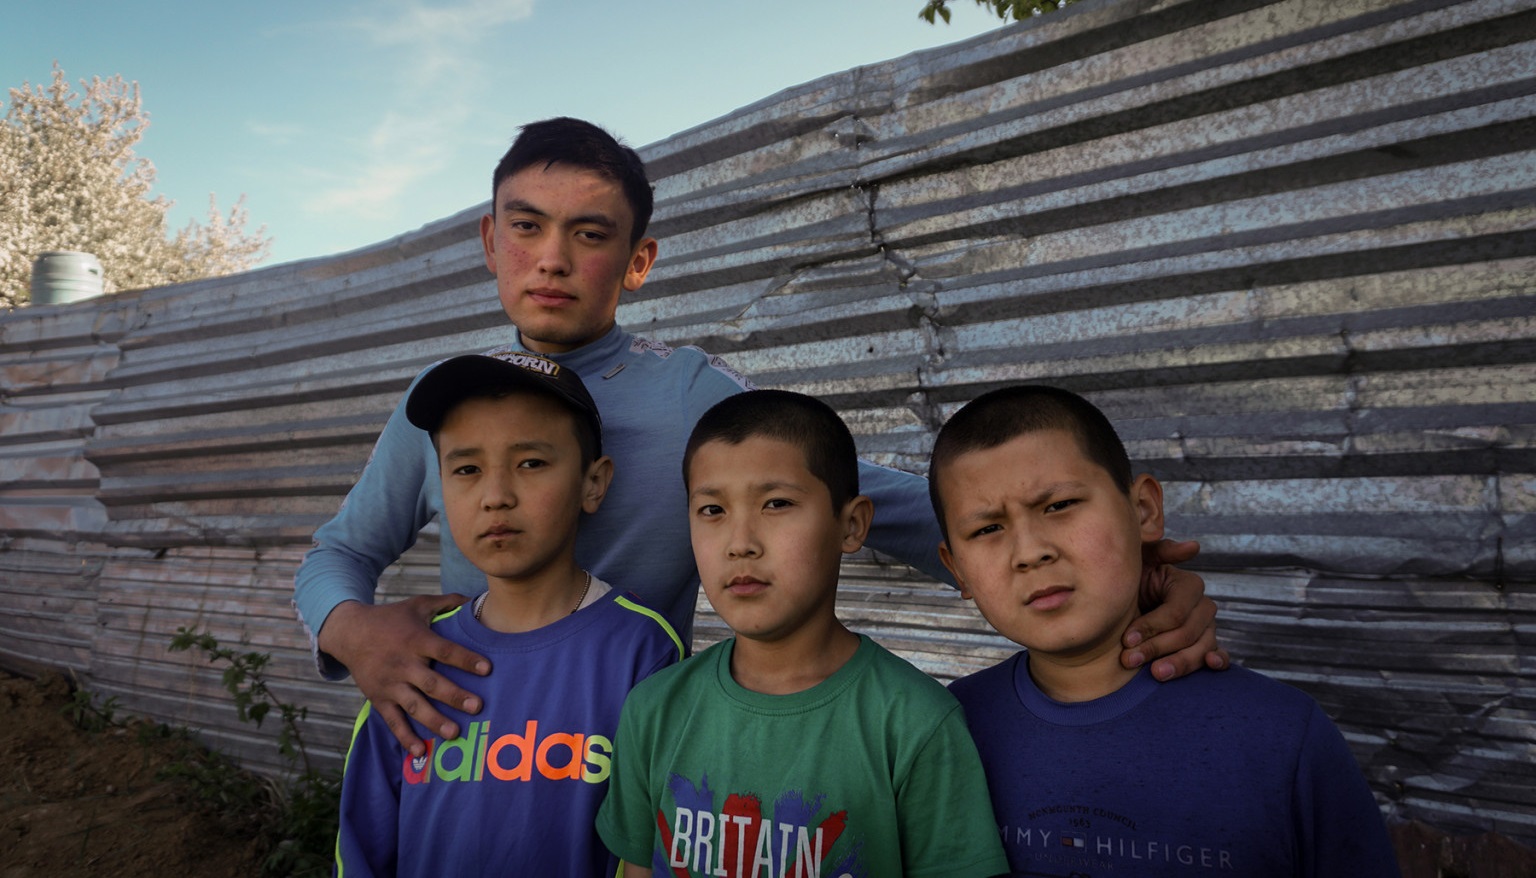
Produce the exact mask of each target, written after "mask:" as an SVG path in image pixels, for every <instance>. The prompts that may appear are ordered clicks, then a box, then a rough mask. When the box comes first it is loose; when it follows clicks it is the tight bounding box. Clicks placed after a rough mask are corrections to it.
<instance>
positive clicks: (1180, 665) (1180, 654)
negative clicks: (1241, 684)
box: [1120, 540, 1230, 681]
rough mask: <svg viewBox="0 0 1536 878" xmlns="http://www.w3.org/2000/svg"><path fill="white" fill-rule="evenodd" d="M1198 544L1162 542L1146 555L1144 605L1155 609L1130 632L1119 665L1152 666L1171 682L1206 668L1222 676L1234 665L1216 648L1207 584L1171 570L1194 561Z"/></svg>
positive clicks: (1213, 610) (1212, 606)
mask: <svg viewBox="0 0 1536 878" xmlns="http://www.w3.org/2000/svg"><path fill="white" fill-rule="evenodd" d="M1199 551H1200V544H1199V543H1197V542H1195V541H1194V540H1183V541H1174V540H1159V541H1157V542H1155V543H1149V544H1147V545H1146V546H1145V547H1144V548H1143V551H1142V573H1141V604H1142V606H1143V607H1151V609H1150V610H1148V612H1147V613H1145V614H1144V615H1142V616H1139V617H1137V618H1136V619H1135V620H1133V621H1132V622H1131V626H1130V627H1129V628H1127V629H1126V632H1125V637H1124V639H1123V640H1122V643H1123V644H1124V646H1125V650H1124V651H1123V652H1121V654H1120V663H1121V664H1123V665H1125V666H1126V667H1127V668H1137V667H1140V666H1142V665H1143V664H1146V663H1147V662H1149V661H1150V662H1152V676H1154V677H1156V678H1157V679H1159V680H1163V681H1167V680H1172V679H1175V678H1177V677H1182V676H1184V675H1185V674H1189V673H1191V672H1193V671H1195V670H1196V669H1198V668H1200V667H1201V666H1202V665H1203V666H1205V667H1208V668H1211V669H1213V670H1218V671H1219V670H1223V669H1225V668H1226V667H1227V665H1228V663H1229V662H1230V658H1229V656H1228V655H1227V651H1226V650H1225V649H1222V648H1221V646H1220V645H1219V644H1217V642H1216V602H1215V601H1213V600H1211V599H1210V598H1209V597H1207V596H1206V594H1205V581H1204V580H1202V579H1201V578H1200V577H1199V576H1197V575H1195V574H1193V573H1190V572H1189V571H1187V570H1180V569H1178V568H1177V567H1173V566H1171V565H1173V564H1182V563H1184V562H1185V561H1188V560H1189V559H1191V558H1193V557H1195V555H1196V554H1197V553H1198V552H1199Z"/></svg>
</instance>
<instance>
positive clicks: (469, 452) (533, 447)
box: [443, 442, 554, 463]
mask: <svg viewBox="0 0 1536 878" xmlns="http://www.w3.org/2000/svg"><path fill="white" fill-rule="evenodd" d="M553 448H554V446H553V445H551V444H550V443H548V442H513V443H512V444H510V445H508V446H507V450H508V451H550V450H552V449H553ZM484 453H485V449H483V448H481V447H480V446H478V445H464V446H460V447H457V448H450V449H449V450H447V451H445V452H443V463H448V462H449V461H454V460H463V459H465V458H470V457H479V456H480V455H482V454H484Z"/></svg>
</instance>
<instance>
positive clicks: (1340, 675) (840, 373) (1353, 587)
mask: <svg viewBox="0 0 1536 878" xmlns="http://www.w3.org/2000/svg"><path fill="white" fill-rule="evenodd" d="M898 13H900V10H896V11H895V12H893V14H898ZM507 134H508V136H509V137H510V136H511V134H512V132H507ZM643 153H644V155H645V156H646V159H647V161H648V163H649V166H650V168H651V169H652V174H653V177H654V178H655V179H656V181H657V195H658V210H657V218H656V222H655V225H654V227H653V231H654V233H655V234H656V235H657V236H658V237H660V238H661V240H662V258H661V261H660V263H659V265H658V268H657V269H656V271H655V272H654V273H653V275H652V279H651V280H650V282H648V283H647V284H646V286H645V287H644V289H643V290H642V291H641V292H640V293H639V294H638V295H637V296H635V297H634V298H633V299H631V300H629V301H628V302H627V303H626V304H624V306H623V307H622V308H621V309H620V320H621V322H623V323H624V324H625V325H626V326H629V327H630V328H632V329H635V330H637V331H639V332H641V333H642V334H646V335H649V336H651V337H654V338H657V339H659V340H663V341H667V342H669V343H672V344H689V343H691V344H698V345H700V346H702V347H704V348H706V349H707V350H710V351H712V352H714V353H717V354H721V355H723V356H725V357H726V358H727V359H728V360H729V361H730V362H731V363H732V364H733V365H735V366H736V367H738V368H739V369H741V370H742V371H744V372H746V373H748V374H750V375H752V376H753V377H754V379H755V380H756V381H757V382H758V383H759V384H761V385H765V386H778V387H789V388H794V389H799V390H804V391H809V392H812V393H816V394H819V395H821V396H822V397H824V398H826V399H828V400H829V401H830V402H832V403H833V404H834V405H836V406H837V407H838V408H839V409H840V410H841V411H842V412H844V413H845V415H846V416H847V417H848V419H849V420H850V422H851V423H852V424H853V426H854V428H855V433H856V434H857V435H858V437H859V440H860V446H861V449H862V451H864V452H865V453H866V454H867V455H868V456H870V457H872V458H875V459H877V460H880V461H882V462H886V463H891V464H894V465H898V466H902V467H906V468H910V469H915V470H919V471H921V470H922V469H923V468H924V466H925V461H924V454H925V451H926V449H927V447H928V444H929V442H930V440H931V438H932V436H933V433H934V430H935V428H936V427H937V425H938V424H940V423H941V422H942V420H943V419H944V417H945V416H946V415H947V414H948V413H949V412H951V411H953V409H954V408H955V407H957V406H958V405H959V404H961V403H963V402H964V401H965V400H967V399H970V398H972V397H974V396H975V395H976V394H978V393H979V392H982V391H984V390H987V389H989V388H991V387H994V386H997V385H1000V384H1004V383H1008V382H1013V381H1019V380H1025V379H1028V380H1039V381H1047V382H1053V383H1058V384H1061V385H1064V386H1067V387H1071V388H1074V389H1077V390H1080V391H1082V392H1085V393H1087V394H1089V395H1090V396H1091V397H1092V398H1093V399H1094V400H1096V401H1097V402H1098V403H1099V404H1100V405H1101V406H1103V407H1104V408H1105V409H1106V410H1107V412H1108V413H1109V414H1110V416H1111V417H1112V418H1113V419H1114V420H1115V421H1116V422H1117V423H1118V424H1119V425H1120V426H1121V428H1122V431H1123V433H1124V435H1125V436H1126V438H1127V440H1128V443H1129V445H1130V447H1131V451H1132V454H1133V456H1135V457H1137V458H1139V459H1140V460H1141V461H1144V462H1145V465H1146V467H1147V468H1148V469H1150V470H1151V471H1153V472H1155V473H1156V474H1157V475H1158V476H1160V477H1161V478H1163V479H1164V480H1165V482H1166V483H1167V498H1168V506H1169V512H1170V519H1171V525H1172V527H1171V530H1172V531H1173V532H1174V533H1178V534H1183V535H1194V536H1199V537H1200V538H1202V539H1203V541H1204V545H1205V549H1204V552H1203V554H1202V556H1201V558H1200V559H1199V563H1198V564H1197V565H1194V566H1196V567H1197V568H1198V569H1200V570H1201V571H1202V572H1204V574H1205V575H1206V577H1207V582H1208V584H1209V587H1210V590H1211V591H1212V593H1213V594H1215V595H1217V596H1218V597H1219V599H1220V601H1221V604H1222V613H1223V615H1222V618H1221V624H1222V629H1223V634H1224V639H1225V642H1226V644H1227V645H1228V646H1230V647H1231V648H1232V649H1233V651H1234V653H1235V654H1236V655H1237V656H1238V657H1239V658H1240V659H1242V660H1243V661H1244V662H1245V663H1247V664H1248V665H1250V666H1251V667H1255V668H1258V669H1261V670H1264V671H1266V672H1268V673H1271V674H1273V675H1275V676H1277V677H1280V678H1282V679H1285V680H1288V681H1291V682H1293V683H1295V684H1297V685H1300V686H1302V687H1303V688H1305V689H1307V690H1308V691H1310V692H1311V693H1313V694H1314V695H1315V696H1316V697H1317V698H1318V699H1319V700H1320V701H1322V703H1323V704H1324V705H1325V707H1326V708H1327V709H1328V711H1329V713H1330V714H1331V715H1333V716H1334V717H1335V718H1336V719H1337V720H1338V722H1339V723H1340V725H1341V726H1342V727H1343V728H1344V729H1345V732H1346V734H1347V736H1348V737H1349V739H1350V741H1351V743H1352V745H1353V746H1354V747H1355V750H1356V753H1357V754H1358V756H1359V757H1360V759H1361V762H1362V764H1363V765H1364V766H1365V768H1366V771H1367V773H1368V774H1369V775H1370V778H1371V780H1372V782H1373V784H1374V785H1375V787H1376V789H1377V791H1378V792H1379V794H1380V795H1381V797H1382V799H1383V801H1385V802H1388V803H1390V806H1391V808H1392V809H1393V811H1394V813H1395V814H1397V815H1399V816H1411V817H1421V818H1425V819H1428V820H1430V821H1431V822H1434V823H1437V824H1439V825H1440V826H1442V827H1447V828H1452V829H1455V828H1486V829H1496V830H1498V831H1501V832H1504V833H1506V834H1509V835H1513V836H1515V837H1517V838H1522V839H1524V840H1527V841H1531V840H1533V839H1536V768H1533V766H1536V695H1533V690H1532V687H1531V686H1530V684H1529V681H1530V680H1531V679H1532V671H1533V666H1536V646H1533V641H1536V490H1533V489H1536V453H1533V445H1536V381H1533V378H1536V289H1533V287H1536V280H1533V271H1532V270H1533V267H1536V8H1533V4H1532V3H1531V2H1499V0H1481V2H1475V3H1474V2H1467V3H1451V2H1428V0H1420V2H1368V0H1348V2H1327V3H1324V2H1312V0H1291V2H1261V0H1247V2H1243V0H1223V2H1210V0H1186V2H1171V0H1170V2H1130V0H1127V2H1104V0H1084V2H1081V3H1079V4H1077V5H1075V6H1073V7H1071V9H1070V11H1069V12H1067V13H1061V14H1054V15H1051V16H1047V17H1045V18H1043V19H1039V20H1036V21H1034V22H1032V23H1030V24H1028V25H1025V26H1015V27H1009V28H1005V29H1000V30H999V31H997V32H996V33H994V34H990V35H986V36H984V37H981V38H978V39H975V40H971V41H968V42H964V43H959V44H956V45H953V46H950V47H946V48H943V49H938V50H934V51H929V52H924V53H920V54H916V55H912V56H909V57H906V58H901V59H896V60H894V61H890V62H887V63H883V64H879V65H874V66H871V67H864V68H859V69H856V70H852V71H849V72H847V73H844V74H840V75H837V76H832V77H828V78H825V79H821V80H817V81H815V82H811V83H808V84H806V85H802V86H799V87H796V88H793V89H789V90H787V91H784V92H781V93H779V94H777V95H773V96H772V97H769V98H767V99H765V100H763V101H761V102H759V103H757V104H754V105H752V106H749V107H746V108H743V109H742V110H740V111H738V112H736V113H734V114H732V115H730V116H728V117H725V118H723V119H720V120H717V121H716V122H713V123H710V124H707V125H704V126H701V127H699V128H697V129H694V130H691V131H687V132H684V133H682V134H679V135H677V136H675V137H672V138H670V139H668V140H666V141H663V142H661V143H658V144H653V145H651V146H649V147H647V148H646V149H644V150H643ZM483 207H484V206H483V205H482V206H477V207H475V208H472V209H470V210H467V211H465V212H464V213H461V214H459V215H457V216H454V217H450V218H448V219H446V220H443V221H441V222H439V223H435V224H433V225H431V226H428V227H426V228H424V229H421V230H420V231H417V232H415V233H411V234H407V235H403V236H401V237H400V238H397V239H395V240H393V241H389V242H386V243H384V244H381V245H378V246H376V247H371V248H367V249H365V250H360V251H357V252H354V253H348V254H344V255H341V256H337V257H333V258H328V259H320V260H313V261H309V262H302V263H295V264H290V265H284V266H278V267H275V268H271V269H265V270H260V271H255V272H251V273H248V274H244V275H239V276H236V277H230V278H224V279H220V280H213V281H206V282H199V283H194V284H187V285H183V286H177V287H169V288H162V289H154V290H145V291H140V292H133V293H126V294H122V295H118V296H115V297H112V298H108V299H104V300H100V301H97V302H90V303H83V304H76V305H71V306H51V307H36V308H31V309H27V310H23V311H18V312H15V313H13V314H11V315H9V316H7V317H4V318H0V376H3V386H4V397H3V400H0V428H3V439H0V529H3V536H0V606H3V607H4V616H3V619H0V662H4V663H6V664H12V665H49V666H57V667H65V668H70V669H73V670H74V671H76V672H78V673H79V674H80V676H81V677H82V679H83V680H84V681H85V682H86V683H87V685H89V686H90V687H92V688H93V689H94V690H96V691H97V692H100V693H103V694H105V695H116V696H118V697H119V698H120V699H121V700H122V702H123V704H124V705H125V706H126V707H128V708H129V709H132V710H134V711H138V712H142V713H147V714H150V715H153V716H155V717H159V718H164V719H171V720H178V721H182V722H187V723H191V724H193V725H196V726H198V727H201V728H204V729H206V730H207V732H208V734H209V735H210V736H211V737H212V738H214V739H215V740H216V741H217V742H218V743H220V744H221V745H223V746H226V747H230V748H233V749H234V750H236V751H237V752H239V753H241V754H242V755H244V756H245V757H246V758H247V759H249V760H251V761H253V762H256V763H264V764H272V763H273V762H274V760H275V750H274V748H273V747H272V745H271V742H270V740H266V739H262V738H259V737H255V736H251V735H250V734H249V732H248V731H247V730H245V729H243V728H241V727H240V725H239V724H238V723H237V722H236V721H235V719H234V712H233V710H232V709H231V708H230V707H229V706H228V701H227V699H226V698H225V697H224V695H223V694H222V692H221V691H220V690H219V689H218V683H217V678H216V675H215V674H214V673H212V672H210V671H208V670H206V669H205V668H203V667H202V666H201V665H200V664H199V663H198V662H196V661H189V660H188V659H187V658H186V657H185V656H180V655H176V656H173V655H169V654H168V653H167V652H166V644H167V642H168V641H169V638H170V636H171V634H172V632H173V631H174V630H175V629H176V628H177V627H178V626H181V625H199V626H205V627H207V628H208V629H210V630H211V631H213V632H214V633H215V634H216V635H217V636H219V637H220V638H222V639H224V640H225V641H226V642H228V643H235V642H242V641H243V642H248V643H249V644H250V645H251V647H252V648H254V649H259V650H262V651H269V652H271V653H273V654H274V656H275V659H276V664H275V669H274V675H275V679H274V680H273V685H274V688H279V689H280V691H281V694H283V695H284V696H285V697H287V698H290V699H293V700H297V701H300V702H302V703H304V704H307V705H309V706H310V708H311V726H312V727H313V731H312V736H313V737H314V738H316V739H318V740H320V741H321V742H322V744H323V745H326V746H332V747H334V746H339V744H340V742H341V741H342V740H343V739H344V730H345V727H346V725H347V723H348V721H349V718H350V715H351V713H352V712H353V710H354V709H355V707H356V698H355V695H354V694H353V693H352V692H351V690H350V688H349V687H345V686H338V685H334V684H323V683H321V682H319V681H318V679H317V678H315V677H314V676H313V674H312V673H311V671H310V665H309V660H308V654H307V646H306V644H305V643H304V642H303V640H302V637H303V635H302V633H301V631H300V628H299V626H298V625H297V623H296V622H295V621H294V617H293V614H292V611H291V609H290V606H289V599H290V595H291V578H292V574H293V570H294V568H295V566H296V564H297V562H298V559H299V557H300V555H301V553H302V551H303V550H304V549H305V548H306V546H307V542H308V538H309V534H310V532H311V531H312V530H313V528H314V527H315V526H316V525H317V524H319V523H320V522H321V521H323V520H324V519H325V518H326V517H328V516H329V515H330V514H331V513H332V512H333V511H334V509H335V507H336V505H337V502H338V500H339V498H340V496H341V495H342V494H343V493H344V492H345V491H346V489H347V488H348V487H349V486H350V484H351V481H352V479H353V478H354V477H355V474H356V472H357V471H358V469H359V468H360V467H361V464H362V462H363V460H364V458H365V457H366V455H367V453H368V449H369V447H370V444H371V442H372V440H373V437H374V435H375V434H376V432H377V430H378V428H379V426H380V425H381V424H382V422H383V420H384V418H385V416H386V414H387V413H388V411H389V409H390V408H391V407H392V405H393V404H394V402H395V401H396V399H397V398H398V395H399V393H400V392H401V390H402V389H403V388H404V387H405V385H406V383H407V382H408V380H409V378H410V377H411V375H413V374H414V373H415V372H416V371H417V370H418V369H419V368H421V367H422V366H423V365H425V364H426V363H428V362H430V361H432V360H434V359H436V358H438V357H440V356H443V355H445V354H447V353H449V352H460V351H473V350H478V349H482V348H486V347H489V346H491V345H493V344H496V343H499V342H501V341H503V340H504V339H505V338H506V336H507V333H508V327H507V324H506V320H505V317H504V316H503V315H502V313H501V311H500V309H499V307H498V305H497V302H496V296H495V292H494V285H493V283H492V281H491V279H490V276H489V275H488V274H487V273H486V271H485V269H484V267H483V264H482V259H481V256H480V252H479V245H478V242H477V241H476V238H475V226H476V221H477V218H478V216H479V214H480V213H481V211H482V209H483ZM435 544H436V536H435V534H432V533H429V534H428V535H427V538H426V539H425V540H423V542H422V544H421V545H420V546H419V547H418V548H417V549H416V550H413V552H412V553H411V555H410V556H409V557H407V558H406V559H404V560H403V561H402V562H401V563H400V564H398V565H396V566H395V567H394V568H392V569H391V571H390V572H389V574H388V576H387V580H386V582H385V583H384V588H385V593H386V594H387V595H391V596H398V595H401V594H405V593H411V592H419V591H428V590H433V589H435V588H436V585H435V575H436V571H435V566H434V546H435ZM848 574H849V576H848V587H847V588H846V589H845V594H844V596H843V607H844V611H845V613H846V615H847V616H848V618H849V619H850V620H852V621H853V623H854V625H855V626H856V627H858V628H860V629H862V630H865V631H868V632H870V633H872V634H874V635H875V636H877V637H878V638H880V639H881V640H883V641H885V642H886V643H888V644H890V645H892V646H894V647H896V648H897V649H899V650H900V651H902V652H904V653H905V654H906V655H908V656H910V657H912V658H913V659H914V660H915V661H917V662H919V663H920V664H921V665H922V666H923V667H925V668H927V669H928V670H930V671H931V672H933V673H934V674H935V675H937V676H940V677H941V678H944V677H949V676H952V675H954V674H957V673H962V672H965V671H968V670H970V669H973V668H977V667H981V666H984V665H986V664H988V663H990V662H992V661H995V660H996V659H997V658H999V657H1000V656H1002V655H1004V654H1006V653H1007V652H1009V651H1010V650H1009V647H1008V645H1007V644H1006V643H1004V642H1002V641H1000V640H999V639H998V638H996V637H995V636H989V635H988V634H987V633H986V629H985V626H984V625H983V624H982V623H981V621H980V620H979V617H977V616H976V615H975V613H974V611H973V610H972V609H971V608H970V607H969V606H968V605H966V604H963V603H962V602H961V601H959V600H958V599H957V598H956V597H955V596H954V595H953V593H951V592H949V591H947V590H946V589H944V588H943V587H939V586H936V585H934V584H932V583H930V582H926V581H924V580H923V579H921V578H920V577H917V576H915V575H914V574H911V573H910V572H908V571H906V570H904V569H897V568H894V567H891V566H887V565H883V564H881V563H879V562H878V560H873V561H864V562H861V563H856V564H850V565H849V569H848ZM718 633H719V628H718V624H712V622H711V620H709V619H708V618H703V619H701V622H700V636H701V639H702V640H708V639H712V638H713V637H716V636H718Z"/></svg>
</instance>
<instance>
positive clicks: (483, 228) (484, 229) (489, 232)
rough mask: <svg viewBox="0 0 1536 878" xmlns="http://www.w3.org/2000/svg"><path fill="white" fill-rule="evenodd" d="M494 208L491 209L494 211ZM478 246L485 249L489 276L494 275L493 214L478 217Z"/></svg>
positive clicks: (494, 219)
mask: <svg viewBox="0 0 1536 878" xmlns="http://www.w3.org/2000/svg"><path fill="white" fill-rule="evenodd" d="M494 209H495V208H492V210H494ZM480 246H481V247H483V248H484V249H485V267H486V270H488V271H489V272H490V273H491V274H495V273H496V217H495V215H494V214H490V213H488V214H486V215H485V216H482V217H480Z"/></svg>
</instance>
